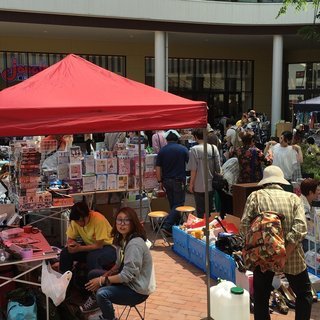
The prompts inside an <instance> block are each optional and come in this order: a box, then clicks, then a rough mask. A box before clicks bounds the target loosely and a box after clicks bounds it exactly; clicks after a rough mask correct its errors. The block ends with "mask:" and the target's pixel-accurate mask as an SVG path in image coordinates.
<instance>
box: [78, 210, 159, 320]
mask: <svg viewBox="0 0 320 320" xmlns="http://www.w3.org/2000/svg"><path fill="white" fill-rule="evenodd" d="M112 235H113V237H114V244H115V245H116V246H117V262H116V264H115V266H114V267H113V268H112V269H111V270H110V271H107V272H101V270H92V271H91V272H90V273H89V278H90V279H91V280H89V282H88V283H87V284H86V288H87V290H89V291H91V292H93V293H94V292H96V295H95V296H94V295H92V296H90V297H89V299H88V300H87V301H86V303H85V304H84V305H83V306H81V307H80V309H81V311H82V312H89V311H93V310H95V309H97V308H98V307H100V309H101V311H102V317H103V319H106V320H114V319H116V318H115V314H114V309H113V305H112V303H115V304H120V305H136V304H139V303H142V302H143V301H145V300H146V299H147V298H148V296H149V294H151V293H152V292H153V291H154V289H155V280H154V274H153V263H152V256H151V253H150V251H149V249H148V247H147V245H146V243H145V241H146V232H145V230H144V228H143V226H142V225H141V223H140V221H139V219H138V217H137V214H136V212H135V211H134V210H133V209H131V208H128V207H125V208H122V209H120V211H119V212H118V213H117V215H116V217H115V225H114V226H113V229H112Z"/></svg>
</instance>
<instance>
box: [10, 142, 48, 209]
mask: <svg viewBox="0 0 320 320" xmlns="http://www.w3.org/2000/svg"><path fill="white" fill-rule="evenodd" d="M10 148H11V163H12V164H14V170H15V172H14V175H12V176H11V190H10V193H11V195H12V197H13V199H14V202H15V205H16V208H17V210H18V211H28V210H36V209H42V208H47V207H50V206H51V205H52V196H51V194H50V192H47V191H44V190H42V184H41V153H40V150H39V147H38V146H37V145H36V144H35V143H33V142H32V141H24V140H23V141H14V142H13V143H11V145H10Z"/></svg>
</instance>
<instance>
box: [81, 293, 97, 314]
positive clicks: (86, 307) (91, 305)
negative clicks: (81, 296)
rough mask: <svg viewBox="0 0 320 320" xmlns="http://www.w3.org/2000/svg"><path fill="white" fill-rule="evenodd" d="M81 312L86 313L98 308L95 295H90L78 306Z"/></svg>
mask: <svg viewBox="0 0 320 320" xmlns="http://www.w3.org/2000/svg"><path fill="white" fill-rule="evenodd" d="M79 308H80V310H81V312H83V313H88V312H93V311H96V310H98V309H99V306H98V304H97V300H96V297H95V296H94V295H91V296H90V297H89V298H88V299H87V301H86V302H85V303H84V304H83V305H82V306H80V307H79Z"/></svg>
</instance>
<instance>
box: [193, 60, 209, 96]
mask: <svg viewBox="0 0 320 320" xmlns="http://www.w3.org/2000/svg"><path fill="white" fill-rule="evenodd" d="M210 78H211V68H210V60H209V59H196V74H195V90H202V89H210V87H211V80H210Z"/></svg>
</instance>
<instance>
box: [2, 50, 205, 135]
mask: <svg viewBox="0 0 320 320" xmlns="http://www.w3.org/2000/svg"><path fill="white" fill-rule="evenodd" d="M0 112H1V126H0V136H31V135H44V134H76V133H94V132H114V131H127V130H153V129H169V128H193V127H206V124H207V109H206V103H205V102H198V101H197V102H195V101H191V100H188V99H184V98H181V97H179V96H175V95H173V94H170V93H167V92H164V91H161V90H158V89H155V88H153V87H150V86H147V85H144V84H142V83H139V82H136V81H133V80H129V79H127V78H124V77H121V76H119V75H117V74H115V73H112V72H110V71H107V70H105V69H103V68H101V67H98V66H96V65H95V64H93V63H91V62H88V61H87V60H85V59H83V58H81V57H78V56H76V55H73V54H70V55H68V56H67V57H66V58H64V59H63V60H61V61H60V62H58V63H56V64H54V65H52V66H50V67H48V68H47V69H45V70H43V71H41V72H40V73H38V74H36V75H35V76H33V77H31V78H29V79H27V80H25V81H23V82H22V83H20V84H17V85H15V86H13V87H10V88H7V89H4V90H2V91H1V92H0Z"/></svg>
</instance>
